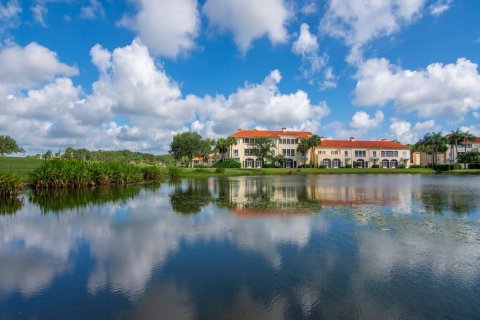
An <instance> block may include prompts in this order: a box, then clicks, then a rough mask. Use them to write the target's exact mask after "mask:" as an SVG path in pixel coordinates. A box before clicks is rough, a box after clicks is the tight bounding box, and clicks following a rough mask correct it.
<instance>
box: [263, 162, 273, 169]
mask: <svg viewBox="0 0 480 320" xmlns="http://www.w3.org/2000/svg"><path fill="white" fill-rule="evenodd" d="M263 168H276V166H275V164H274V163H271V162H270V163H264V164H263Z"/></svg>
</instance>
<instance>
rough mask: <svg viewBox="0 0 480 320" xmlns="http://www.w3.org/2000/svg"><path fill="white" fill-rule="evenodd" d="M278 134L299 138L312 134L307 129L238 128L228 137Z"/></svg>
mask: <svg viewBox="0 0 480 320" xmlns="http://www.w3.org/2000/svg"><path fill="white" fill-rule="evenodd" d="M280 136H294V137H296V138H300V139H302V138H303V139H307V138H309V137H311V136H312V133H311V132H309V131H282V130H257V129H253V130H243V129H239V130H237V132H235V133H232V134H231V135H230V137H235V138H278V137H280Z"/></svg>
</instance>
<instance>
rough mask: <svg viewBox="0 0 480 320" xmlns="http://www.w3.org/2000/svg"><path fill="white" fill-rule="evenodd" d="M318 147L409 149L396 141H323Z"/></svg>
mask: <svg viewBox="0 0 480 320" xmlns="http://www.w3.org/2000/svg"><path fill="white" fill-rule="evenodd" d="M319 147H325V148H363V149H410V147H409V146H406V145H403V144H401V143H399V142H396V141H390V140H380V141H369V140H323V141H322V142H321V143H320V145H319Z"/></svg>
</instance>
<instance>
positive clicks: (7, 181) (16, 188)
mask: <svg viewBox="0 0 480 320" xmlns="http://www.w3.org/2000/svg"><path fill="white" fill-rule="evenodd" d="M23 187H24V182H23V180H22V178H20V177H19V176H17V175H14V174H11V173H6V174H5V173H0V199H1V198H15V197H17V196H18V194H19V193H20V191H22V189H23ZM0 201H1V200H0Z"/></svg>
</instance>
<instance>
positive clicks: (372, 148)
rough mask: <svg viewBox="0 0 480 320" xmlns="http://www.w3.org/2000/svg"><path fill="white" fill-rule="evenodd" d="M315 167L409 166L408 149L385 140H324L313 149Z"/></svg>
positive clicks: (397, 143)
mask: <svg viewBox="0 0 480 320" xmlns="http://www.w3.org/2000/svg"><path fill="white" fill-rule="evenodd" d="M314 163H315V165H316V166H317V167H318V166H325V167H328V168H340V167H345V166H346V165H351V166H352V167H360V168H371V167H372V166H373V165H374V164H377V165H379V167H380V168H397V167H398V166H399V165H400V164H403V165H404V166H405V167H407V168H408V167H409V166H410V147H408V146H406V145H403V144H401V143H399V142H396V141H390V140H386V139H382V140H378V141H367V140H363V141H362V140H358V141H357V140H355V138H353V137H352V138H350V139H349V140H325V139H323V138H322V139H321V143H320V145H318V146H317V147H315V159H314Z"/></svg>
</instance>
